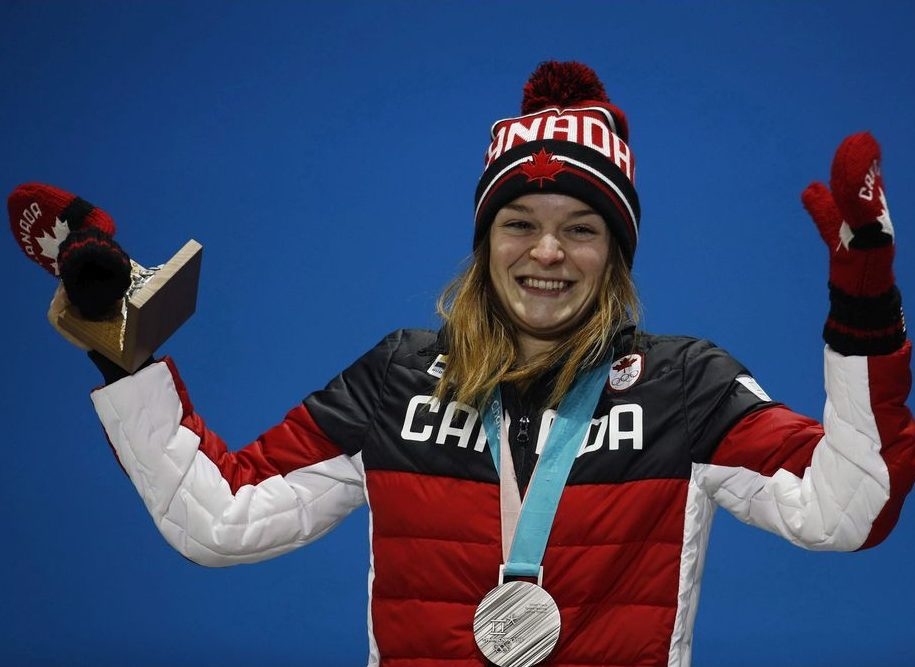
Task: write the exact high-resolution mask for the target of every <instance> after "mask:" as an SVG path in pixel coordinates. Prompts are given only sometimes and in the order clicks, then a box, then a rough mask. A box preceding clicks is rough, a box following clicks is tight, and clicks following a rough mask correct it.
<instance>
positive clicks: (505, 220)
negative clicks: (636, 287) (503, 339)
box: [489, 194, 610, 347]
mask: <svg viewBox="0 0 915 667" xmlns="http://www.w3.org/2000/svg"><path fill="white" fill-rule="evenodd" d="M489 246H490V257H489V277H490V280H491V281H492V285H493V288H494V290H495V293H496V295H497V296H498V299H499V302H500V303H501V304H502V307H503V308H504V309H505V312H506V313H507V314H508V316H509V318H510V319H511V321H512V322H513V323H514V324H515V326H516V327H517V328H518V332H519V335H520V336H521V338H522V347H523V346H524V343H525V342H527V343H531V342H534V341H539V342H550V343H555V342H556V341H558V340H559V339H560V338H561V337H563V336H567V335H569V334H570V333H571V332H572V331H574V330H575V328H576V327H577V326H579V325H580V324H581V323H582V322H583V321H584V319H585V318H586V317H587V316H588V315H589V313H590V310H591V307H592V305H593V304H594V302H595V300H596V299H597V294H598V292H599V291H600V288H601V284H602V282H603V276H604V271H605V270H606V268H607V264H608V262H609V261H610V260H609V257H610V232H609V230H608V229H607V225H606V224H605V223H604V219H603V218H602V217H601V216H600V215H599V214H598V213H596V212H595V211H594V209H592V208H591V207H590V206H588V205H587V204H585V203H583V202H581V201H580V200H578V199H575V198H573V197H568V196H566V195H560V194H531V195H525V196H523V197H519V198H518V199H516V200H514V201H512V202H511V203H510V204H507V205H506V206H504V207H503V208H502V209H500V210H499V212H498V213H497V214H496V217H495V220H494V221H493V224H492V227H491V228H490V231H489Z"/></svg>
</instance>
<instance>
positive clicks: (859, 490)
mask: <svg viewBox="0 0 915 667" xmlns="http://www.w3.org/2000/svg"><path fill="white" fill-rule="evenodd" d="M803 202H804V205H805V207H806V208H807V210H808V211H809V212H810V214H811V216H812V217H813V220H814V222H815V223H816V225H817V228H818V229H819V231H820V235H821V236H822V238H823V240H824V241H825V242H826V245H827V247H828V249H829V295H830V303H831V309H830V313H829V317H828V319H827V322H826V325H825V327H824V330H823V335H824V338H825V340H826V343H827V346H826V350H825V385H826V394H827V400H826V406H825V410H824V413H823V422H822V424H819V423H817V422H816V421H814V420H811V419H807V418H804V417H801V416H800V415H797V414H796V413H794V412H792V411H790V410H789V409H787V408H785V407H784V406H778V405H773V406H772V407H769V408H767V409H763V410H760V411H757V412H754V413H751V414H750V415H748V416H746V417H744V418H743V419H742V420H740V421H739V422H738V423H737V424H736V425H734V426H733V428H731V429H730V430H729V432H728V433H727V435H726V436H725V437H724V439H723V440H722V441H721V443H720V445H719V446H718V447H717V449H716V450H715V452H714V453H713V455H712V456H711V458H710V460H709V461H708V462H706V463H703V464H701V465H700V468H699V475H698V479H699V482H700V485H701V486H702V487H703V489H704V490H705V491H706V492H707V493H708V494H710V495H711V496H712V498H713V499H714V500H715V501H716V502H718V503H719V504H720V505H721V506H723V507H725V508H727V509H728V510H730V511H731V512H733V513H734V514H735V515H736V516H737V517H738V518H740V519H741V520H743V521H746V522H747V523H751V524H753V525H757V526H760V527H762V528H765V529H767V530H770V531H772V532H775V533H777V534H779V535H782V536H784V537H785V538H787V539H789V540H790V541H792V542H794V543H795V544H798V545H800V546H803V547H806V548H809V549H828V550H854V549H860V548H865V547H869V546H873V545H874V544H877V543H878V542H880V541H881V540H883V539H884V538H885V537H886V535H887V534H888V533H889V531H890V530H891V529H892V527H893V526H894V525H895V523H896V520H897V518H898V516H899V512H900V509H901V507H902V503H903V500H904V499H905V497H906V494H907V493H908V492H909V490H910V489H911V487H912V483H913V479H915V423H913V420H912V414H911V412H910V411H909V409H908V408H907V407H906V405H905V401H906V399H907V397H908V394H909V390H910V387H911V372H910V366H909V364H910V358H911V345H910V343H909V342H907V341H906V334H905V324H904V320H903V316H902V310H901V305H900V295H899V290H898V289H897V287H896V284H895V280H894V277H893V271H892V262H893V255H894V231H893V226H892V223H891V222H890V217H889V211H888V208H887V205H886V196H885V192H884V188H883V178H882V175H881V172H880V149H879V146H878V145H877V142H876V141H875V140H874V138H873V137H872V136H871V135H870V134H867V133H862V134H856V135H853V136H851V137H848V138H847V139H846V140H845V141H844V142H842V144H841V146H840V147H839V149H838V151H837V152H836V155H835V158H834V160H833V165H832V175H831V179H830V187H827V186H826V185H824V184H821V183H814V184H812V185H811V186H809V187H808V188H807V189H806V190H805V191H804V193H803Z"/></svg>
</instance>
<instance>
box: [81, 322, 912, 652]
mask: <svg viewBox="0 0 915 667" xmlns="http://www.w3.org/2000/svg"><path fill="white" fill-rule="evenodd" d="M437 340H438V339H437V337H436V334H435V333H434V332H428V331H417V330H401V331H397V332H395V333H392V334H391V335H389V336H388V337H386V338H385V339H384V340H383V341H382V342H381V343H379V344H378V345H377V346H376V347H375V348H374V349H372V350H371V351H369V352H368V353H367V354H366V355H365V356H363V357H362V358H361V359H360V360H358V361H357V362H356V363H354V364H353V365H352V366H351V367H350V368H348V369H347V370H346V371H344V372H343V373H342V374H341V375H340V376H338V377H337V378H336V379H335V380H333V381H332V382H331V383H330V384H329V385H328V386H327V388H326V389H324V390H322V391H318V392H315V393H314V394H311V395H310V396H309V397H308V398H306V399H305V400H304V402H303V403H302V404H301V405H298V406H296V407H295V408H293V409H292V410H291V411H290V412H289V413H288V414H287V416H286V418H285V419H284V420H283V422H282V423H280V424H278V425H277V426H275V427H273V428H272V429H270V430H269V431H267V432H266V433H264V434H263V435H261V436H260V437H259V438H257V440H255V441H254V442H253V443H251V444H249V445H247V446H246V447H244V448H243V449H240V450H238V451H229V450H228V448H227V447H226V445H225V443H224V442H223V441H222V440H221V439H220V438H219V436H217V435H216V434H215V433H213V432H212V431H210V430H208V428H207V427H206V425H205V424H204V422H203V420H202V419H201V417H200V416H199V415H198V414H197V413H196V412H195V411H194V409H193V406H192V404H191V401H190V399H189V398H188V394H187V391H186V390H185V387H184V385H183V383H182V381H181V379H180V377H179V375H178V372H177V370H176V368H175V366H174V364H173V363H172V362H171V361H170V360H165V361H161V362H157V363H154V364H152V365H151V366H149V367H147V368H144V369H143V370H141V371H140V372H138V373H136V374H135V375H133V376H129V377H127V378H124V379H122V380H120V381H118V382H115V383H113V384H111V385H109V386H107V387H104V388H102V389H99V390H97V391H95V392H93V394H92V399H93V402H94V404H95V408H96V410H97V412H98V414H99V417H100V418H101V420H102V423H103V425H104V427H105V430H106V432H107V435H108V438H109V439H110V441H111V443H112V445H113V447H114V449H115V451H116V453H117V456H118V458H119V459H120V462H121V464H122V465H123V467H124V469H125V470H126V471H127V474H128V475H129V476H130V479H131V480H132V481H133V483H134V484H135V485H136V487H137V490H138V491H139V493H140V495H141V496H142V498H143V501H144V502H145V504H146V506H147V508H148V509H149V512H150V514H151V515H152V517H153V519H154V521H155V523H156V525H157V526H158V527H159V529H160V530H161V532H162V534H163V535H164V536H165V538H166V540H168V542H169V543H170V544H171V545H172V546H174V547H175V548H176V549H177V550H178V551H180V552H181V553H182V554H184V555H185V556H187V557H188V558H190V559H192V560H194V561H196V562H198V563H201V564H204V565H210V566H224V565H232V564H235V563H249V562H254V561H260V560H264V559H267V558H271V557H273V556H277V555H280V554H282V553H285V552H288V551H290V550H291V549H294V548H296V547H299V546H302V545H304V544H307V543H309V542H311V541H312V540H315V539H317V538H318V537H320V536H321V535H323V534H324V533H326V532H327V531H329V530H330V529H332V528H333V527H334V526H335V525H336V524H337V523H338V522H339V521H341V520H342V519H343V518H344V517H345V516H346V515H347V514H349V513H350V512H351V511H352V510H353V509H355V508H357V507H359V506H360V505H362V504H363V503H366V502H367V503H368V504H369V507H370V510H371V512H370V517H371V563H370V569H369V583H370V595H371V599H370V614H369V620H368V628H369V644H370V656H369V664H370V665H383V666H386V667H407V666H409V667H431V666H432V665H441V664H445V663H447V664H449V665H452V666H453V667H463V666H468V667H469V666H471V665H485V664H486V661H485V659H484V657H483V655H482V654H481V653H480V652H479V650H478V649H477V647H476V644H475V642H474V639H473V632H472V626H473V615H474V611H475V609H476V606H477V604H478V603H479V602H480V600H481V599H482V597H483V596H484V595H485V594H486V592H487V591H489V590H490V589H491V588H492V587H493V586H494V585H495V584H496V582H497V578H498V571H499V565H500V563H501V553H502V552H501V542H500V540H501V530H500V513H499V485H498V478H497V474H496V470H495V468H494V466H493V460H492V457H491V454H490V452H489V451H488V445H487V443H486V438H485V433H484V431H483V429H482V428H481V420H480V416H479V414H478V412H477V411H476V410H475V409H474V408H472V407H470V406H468V405H464V404H461V403H457V402H454V401H449V402H447V403H439V402H437V401H435V400H434V399H433V398H432V394H433V392H434V388H435V384H436V382H437V381H438V379H437V378H438V377H439V371H440V367H441V363H442V358H441V357H439V356H438V355H439V353H441V352H443V350H441V349H439V348H438V347H437V346H438V343H437ZM615 349H616V350H617V351H618V352H617V353H616V354H615V355H614V357H615V360H614V363H613V364H612V370H611V372H610V376H609V377H608V381H607V384H606V386H605V389H604V392H603V394H602V396H601V399H600V401H599V402H598V405H597V408H596V409H595V413H594V418H593V421H592V426H591V429H590V432H589V433H588V435H587V437H586V439H585V440H584V441H583V443H582V445H581V448H580V451H579V454H578V457H577V459H576V461H575V464H574V465H573V467H572V470H571V473H570V475H569V479H568V482H567V484H566V488H565V491H564V493H563V495H562V498H561V500H560V504H559V508H558V510H557V514H556V518H555V521H554V524H553V529H552V532H551V534H550V538H549V543H548V546H547V549H546V554H545V556H544V560H543V571H544V575H543V585H544V587H545V588H546V589H547V590H548V591H549V592H550V593H551V595H552V596H553V598H554V599H555V600H556V602H557V604H558V606H559V608H560V611H561V615H562V631H561V635H560V638H559V643H558V645H557V646H556V649H555V650H554V651H553V654H552V655H551V656H550V658H549V660H548V661H547V662H546V663H544V664H546V665H554V666H560V665H566V666H571V665H575V666H576V667H581V666H583V665H658V666H660V665H668V666H678V667H687V666H688V665H689V664H690V649H691V643H692V629H693V623H694V619H695V615H696V605H697V602H698V592H699V584H700V579H701V575H702V568H703V563H704V560H705V551H706V547H707V544H708V537H709V529H710V527H711V520H712V516H713V514H714V511H715V508H716V506H719V505H720V506H722V507H724V508H726V509H727V510H729V511H730V512H732V513H733V514H735V515H736V516H737V517H739V518H740V519H741V520H743V521H746V522H747V523H750V524H753V525H756V526H759V527H761V528H764V529H766V530H769V531H772V532H774V533H777V534H779V535H782V536H783V537H785V538H786V539H788V540H790V541H791V542H793V543H794V544H797V545H799V546H802V547H805V548H808V549H823V550H827V549H828V550H845V551H850V550H855V549H861V548H865V547H869V546H872V545H874V544H876V543H878V542H879V541H880V540H882V539H883V538H884V537H885V536H886V535H887V534H888V532H889V531H890V529H891V528H892V526H893V525H894V524H895V522H896V519H897V517H898V515H899V511H900V509H901V505H902V501H903V499H904V498H905V496H906V494H907V493H908V491H909V489H910V488H911V486H912V483H913V476H915V423H913V420H912V415H911V413H910V412H909V410H908V408H907V407H906V406H905V400H906V397H907V396H908V393H909V388H910V384H911V377H910V371H909V359H910V354H911V346H910V344H909V343H908V342H907V343H906V344H905V346H904V347H903V348H902V349H901V350H899V351H897V352H895V353H893V354H890V355H886V356H881V357H843V356H840V355H838V354H836V353H835V352H833V351H832V350H830V349H829V348H827V349H826V352H825V370H826V390H827V403H826V408H825V412H824V416H823V424H822V425H821V424H820V423H818V422H816V421H814V420H812V419H808V418H806V417H803V416H800V415H798V414H796V413H794V412H792V411H791V410H789V409H788V408H786V407H785V406H783V405H781V404H779V403H775V402H773V401H771V400H769V398H768V396H766V394H765V392H764V391H763V390H762V389H761V388H760V387H759V386H758V385H757V384H756V382H755V381H754V380H753V378H752V377H751V376H750V374H749V373H748V372H747V370H746V369H745V368H743V367H742V366H741V365H740V364H738V363H737V362H736V361H735V360H734V359H733V358H732V357H730V356H729V355H728V354H727V353H725V352H724V351H722V350H721V349H720V348H717V347H715V346H714V345H712V344H711V343H708V342H707V341H701V340H696V339H691V338H682V337H664V336H653V335H649V334H644V333H635V332H633V331H628V332H627V333H626V334H625V335H624V336H623V337H622V338H621V339H620V340H618V341H617V342H616V346H615ZM620 350H622V351H623V352H619V351H620ZM506 411H507V413H508V414H507V415H506V419H507V420H509V422H510V423H514V424H515V425H516V426H515V430H514V431H512V430H511V428H510V433H515V434H516V433H517V432H518V431H517V425H518V424H520V423H521V422H522V420H521V417H522V416H525V417H528V419H530V420H531V431H530V435H531V438H530V440H529V442H530V443H532V445H530V446H532V447H535V448H536V446H538V445H542V442H543V440H545V436H546V432H547V430H548V427H549V425H550V423H551V420H552V418H553V416H554V413H553V412H552V411H551V410H544V409H543V408H542V406H537V405H528V406H525V405H524V401H523V400H514V401H512V400H508V401H506ZM524 421H525V422H526V421H527V420H524ZM513 437H514V436H513ZM531 453H532V454H533V453H534V452H531ZM516 458H518V457H517V456H516ZM532 460H533V459H532V458H530V457H528V458H527V459H526V461H527V463H525V464H519V468H520V467H523V466H525V465H530V462H531V461H532ZM417 629H421V630H417Z"/></svg>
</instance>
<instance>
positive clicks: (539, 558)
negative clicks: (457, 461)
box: [483, 355, 612, 577]
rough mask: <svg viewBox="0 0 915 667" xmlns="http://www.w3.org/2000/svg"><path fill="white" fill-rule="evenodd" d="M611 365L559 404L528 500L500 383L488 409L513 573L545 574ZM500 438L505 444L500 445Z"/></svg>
mask: <svg viewBox="0 0 915 667" xmlns="http://www.w3.org/2000/svg"><path fill="white" fill-rule="evenodd" d="M611 356H612V355H611ZM609 366H610V365H609V364H604V365H602V366H600V367H598V368H594V369H592V370H590V371H588V372H586V373H585V374H584V375H582V376H581V377H579V378H578V379H577V380H576V381H575V384H573V385H572V388H571V390H570V391H569V393H568V394H567V395H566V397H565V398H564V399H563V400H562V402H561V403H560V404H559V412H558V414H557V415H556V419H555V420H554V421H553V426H552V428H551V429H550V434H549V436H547V440H546V444H545V445H544V447H543V453H542V454H541V455H540V458H539V459H538V460H537V465H536V466H535V467H534V473H533V475H532V476H531V481H530V484H529V485H528V489H527V493H526V494H525V496H524V502H523V503H522V502H521V493H520V491H519V490H518V481H517V479H516V477H515V466H514V462H513V461H512V455H511V447H510V445H509V444H508V427H507V426H506V425H505V423H504V420H503V418H502V417H503V414H504V413H503V410H502V394H501V392H500V391H499V388H498V387H496V391H495V394H494V395H493V398H492V400H491V401H490V402H489V405H488V406H487V408H486V409H485V410H484V411H483V427H484V428H485V429H486V439H487V440H488V441H489V451H490V453H491V454H492V459H493V463H494V464H495V466H496V470H497V471H498V472H499V496H500V505H501V513H502V559H503V561H504V563H505V566H504V568H503V574H505V575H508V576H513V577H536V576H538V575H539V574H540V564H541V563H542V562H543V554H544V553H545V552H546V543H547V540H548V539H549V536H550V529H551V528H552V526H553V519H554V518H555V516H556V509H557V507H558V506H559V498H560V496H561V495H562V491H563V489H564V488H565V484H566V480H567V479H568V478H569V471H570V470H571V469H572V464H573V463H574V462H575V458H576V457H577V456H578V452H579V450H580V449H581V444H582V441H583V440H584V439H585V436H586V435H587V433H588V430H589V429H590V427H591V418H592V417H593V416H594V408H595V407H597V401H598V400H599V399H600V395H601V391H602V390H603V387H604V383H605V382H606V380H607V377H608V374H609V372H610V368H609ZM496 443H499V444H498V446H497V445H496Z"/></svg>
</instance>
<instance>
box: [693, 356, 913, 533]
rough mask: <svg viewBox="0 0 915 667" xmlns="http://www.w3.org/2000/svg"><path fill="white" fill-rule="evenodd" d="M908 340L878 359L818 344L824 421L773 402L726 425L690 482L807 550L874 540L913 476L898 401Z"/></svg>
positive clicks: (907, 415) (906, 415) (909, 425)
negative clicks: (822, 353)
mask: <svg viewBox="0 0 915 667" xmlns="http://www.w3.org/2000/svg"><path fill="white" fill-rule="evenodd" d="M910 357H911V343H909V342H906V344H905V345H904V346H903V348H902V349H900V350H898V351H896V352H894V353H892V354H888V355H883V356H872V357H863V356H843V355H840V354H838V353H836V352H834V351H833V350H831V349H830V348H829V347H827V348H826V351H825V383H826V394H827V400H826V406H825V409H824V413H823V422H822V424H820V423H818V422H817V421H815V420H813V419H809V418H806V417H803V416H801V415H798V414H796V413H794V412H792V411H791V410H789V409H788V408H786V407H785V406H782V405H778V404H772V405H771V406H768V407H766V408H764V409H761V410H758V411H755V412H751V413H749V414H747V415H746V416H744V417H743V418H742V419H740V420H739V421H738V422H737V423H736V424H734V425H733V426H732V427H731V428H730V429H729V430H728V432H727V433H726V435H725V436H724V437H723V439H721V441H720V444H719V445H718V446H717V448H715V449H714V451H713V452H711V454H710V456H709V457H708V458H707V459H706V460H704V461H699V462H697V463H696V464H695V465H694V479H695V480H696V482H697V483H698V484H699V485H700V486H701V487H702V489H703V490H704V491H705V492H706V493H708V494H709V495H710V496H711V497H712V498H713V499H714V500H715V501H716V502H717V503H718V504H719V505H721V506H722V507H724V508H726V509H727V510H729V511H730V512H732V513H733V514H734V515H735V516H737V517H738V518H739V519H741V520H742V521H745V522H746V523H749V524H752V525H755V526H759V527H761V528H764V529H766V530H769V531H772V532H774V533H776V534H778V535H781V536H783V537H785V538H786V539H788V540H790V541H791V542H793V543H794V544H796V545H798V546H801V547H804V548H807V549H815V550H835V551H852V550H855V549H861V548H866V547H870V546H873V545H875V544H877V543H879V542H880V541H882V540H883V539H884V538H885V537H886V535H887V534H888V533H889V532H890V530H891V529H892V527H893V526H894V525H895V523H896V520H897V519H898V517H899V512H900V510H901V507H902V503H903V500H904V499H905V497H906V494H908V492H909V490H910V489H911V488H912V483H913V479H915V423H913V420H912V414H911V412H910V411H909V409H908V408H907V407H906V405H905V401H906V398H907V396H908V394H909V390H910V387H911V371H910V367H909V363H910Z"/></svg>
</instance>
